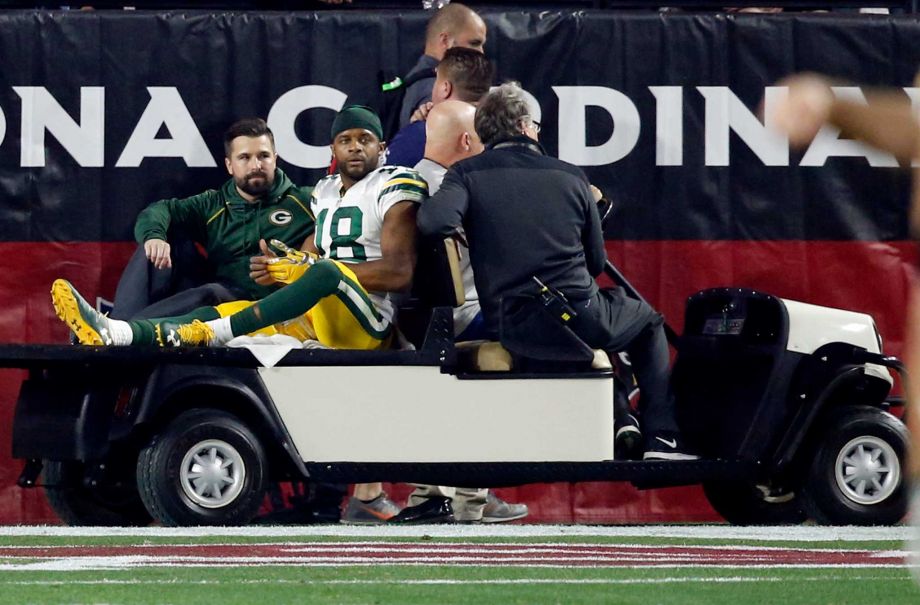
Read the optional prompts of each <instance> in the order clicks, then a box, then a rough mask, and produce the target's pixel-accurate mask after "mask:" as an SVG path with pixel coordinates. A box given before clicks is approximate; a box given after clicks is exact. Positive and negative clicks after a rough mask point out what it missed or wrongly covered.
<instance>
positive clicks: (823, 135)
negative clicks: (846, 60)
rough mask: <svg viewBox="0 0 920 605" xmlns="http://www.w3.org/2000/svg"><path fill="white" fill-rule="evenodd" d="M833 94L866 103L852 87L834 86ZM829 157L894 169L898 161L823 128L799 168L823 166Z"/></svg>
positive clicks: (836, 132)
mask: <svg viewBox="0 0 920 605" xmlns="http://www.w3.org/2000/svg"><path fill="white" fill-rule="evenodd" d="M833 91H834V94H835V95H836V96H837V98H839V99H846V100H848V101H852V102H854V103H866V96H865V95H864V94H863V93H862V91H861V90H859V89H858V88H856V87H853V86H835V87H834V88H833ZM830 157H844V158H848V157H864V158H866V160H868V161H869V165H870V166H877V167H895V166H897V165H898V160H897V159H895V157H894V156H893V155H891V154H890V153H885V152H884V151H879V150H878V149H875V148H873V147H870V146H869V145H866V144H865V143H861V142H859V141H853V140H850V139H841V138H840V129H839V128H836V127H834V126H830V125H827V126H824V127H822V128H821V130H819V131H818V134H817V136H815V140H814V141H812V142H811V145H809V147H808V151H806V152H805V155H804V156H802V162H801V164H800V166H824V164H825V163H826V162H827V158H830Z"/></svg>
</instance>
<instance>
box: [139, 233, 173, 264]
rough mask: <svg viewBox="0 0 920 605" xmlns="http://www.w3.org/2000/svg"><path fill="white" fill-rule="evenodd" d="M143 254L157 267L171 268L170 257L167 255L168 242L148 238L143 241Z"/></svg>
mask: <svg viewBox="0 0 920 605" xmlns="http://www.w3.org/2000/svg"><path fill="white" fill-rule="evenodd" d="M144 254H146V255H147V260H149V261H150V262H151V263H153V266H154V267H156V268H157V269H171V268H172V258H170V256H169V242H167V241H166V240H162V239H148V240H147V241H146V242H144Z"/></svg>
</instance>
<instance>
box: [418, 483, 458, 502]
mask: <svg viewBox="0 0 920 605" xmlns="http://www.w3.org/2000/svg"><path fill="white" fill-rule="evenodd" d="M410 485H414V486H415V491H413V492H412V493H411V494H409V500H408V501H407V502H406V504H407V505H408V506H418V505H419V504H421V503H422V502H424V501H425V500H428V499H429V498H450V499H451V500H453V499H454V493H455V489H454V488H453V487H448V486H446V485H424V484H422V483H411V484H410Z"/></svg>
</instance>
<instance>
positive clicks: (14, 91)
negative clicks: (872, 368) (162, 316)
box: [0, 11, 920, 523]
mask: <svg viewBox="0 0 920 605" xmlns="http://www.w3.org/2000/svg"><path fill="white" fill-rule="evenodd" d="M483 15H484V18H485V19H486V21H487V23H488V25H489V38H488V42H487V46H486V49H487V54H488V55H489V57H490V58H492V59H493V60H494V61H495V63H496V65H497V68H498V75H499V79H500V80H504V79H515V80H518V81H520V82H521V83H522V85H523V86H524V88H525V89H526V90H527V91H529V92H530V93H531V95H532V96H533V99H534V101H535V103H537V104H538V109H537V108H535V112H537V113H538V114H539V115H538V116H537V117H538V120H539V121H540V122H541V123H542V125H543V131H542V133H541V137H542V139H543V143H544V144H545V146H546V147H547V149H548V151H549V152H550V153H551V154H553V155H558V156H559V157H562V158H563V159H567V160H568V161H571V162H573V163H576V164H579V165H581V166H583V167H584V169H585V171H586V172H587V173H588V175H589V177H590V179H591V180H592V182H594V183H595V184H597V185H598V186H599V187H601V189H603V190H604V191H606V192H607V193H609V194H611V196H612V197H614V198H615V199H616V200H617V201H618V202H619V205H620V208H619V210H618V213H617V214H616V216H615V217H614V219H613V220H612V221H611V225H610V226H609V227H608V233H607V236H608V239H609V242H608V250H609V252H610V256H611V258H612V260H614V262H615V263H617V264H618V265H619V266H620V267H621V268H622V269H623V271H624V273H625V274H626V275H627V277H629V278H630V279H631V280H632V281H633V282H634V284H635V285H637V286H638V287H639V289H640V290H641V291H642V292H643V293H644V294H645V295H646V297H647V298H648V299H649V301H650V302H651V303H652V304H653V305H655V306H656V307H658V308H659V309H660V310H661V311H662V312H663V313H664V314H665V315H666V317H667V318H668V319H669V321H670V322H671V323H672V324H673V325H675V326H676V327H680V325H681V323H682V316H683V301H684V300H685V299H686V297H687V296H688V295H690V294H692V293H693V292H695V291H697V290H699V289H702V288H707V287H713V286H723V285H737V286H744V287H751V288H756V289H760V290H764V291H767V292H771V293H773V294H777V295H779V296H783V297H786V298H793V299H797V300H803V301H807V302H811V303H816V304H823V305H829V306H835V307H842V308H847V309H852V310H856V311H862V312H866V313H871V314H872V315H873V316H874V317H875V318H876V321H877V323H878V325H879V328H880V330H881V332H882V334H883V336H884V338H885V343H886V347H885V348H886V352H888V353H892V354H898V353H900V350H901V346H902V341H903V334H902V329H901V319H902V317H903V312H904V307H905V302H906V296H907V284H908V280H909V279H910V277H911V269H910V267H911V265H913V264H915V261H916V254H915V251H914V248H913V246H912V245H910V244H909V243H908V242H907V239H908V238H907V231H906V220H905V218H906V209H907V204H908V187H909V176H908V174H907V171H905V170H901V169H898V167H897V164H896V162H895V161H894V160H893V159H892V158H890V157H888V156H886V155H885V154H881V153H879V152H877V151H873V150H869V149H868V148H865V147H863V146H861V145H858V144H855V143H854V142H852V141H847V140H844V139H841V138H840V137H839V133H837V132H836V131H833V130H825V131H823V132H822V133H821V135H819V137H818V139H817V140H816V142H815V143H814V144H812V145H811V146H810V147H809V149H807V150H805V151H804V152H794V151H790V150H789V147H788V144H787V143H786V141H785V140H783V139H782V138H781V137H777V136H776V135H774V134H772V133H771V132H770V131H769V130H767V129H766V128H765V127H764V124H763V119H762V118H761V117H759V115H758V113H757V107H758V106H759V104H760V103H761V100H762V99H764V98H765V99H766V100H765V103H766V104H767V105H769V104H770V103H772V102H775V100H776V99H778V98H779V96H780V95H782V94H783V92H784V91H783V90H782V89H778V88H775V87H774V86H773V84H774V83H775V82H776V81H777V80H778V79H779V78H781V77H782V76H784V75H787V74H789V73H792V72H794V71H803V70H814V71H822V72H824V73H829V74H830V75H832V76H835V77H839V78H840V79H841V81H846V82H853V83H855V84H842V85H841V87H840V88H839V89H838V94H841V95H849V96H851V97H854V98H861V97H863V96H864V95H865V94H866V93H867V91H868V87H871V86H877V85H885V86H897V87H904V90H905V94H906V95H908V96H909V97H910V98H911V99H913V100H914V101H915V102H920V89H915V88H911V87H910V86H911V82H912V81H913V75H914V72H915V70H916V67H917V65H918V59H920V56H918V55H920V48H918V47H917V45H916V44H913V43H912V41H913V40H915V39H916V38H917V35H918V34H920V31H918V30H920V25H918V22H917V20H916V19H914V18H912V17H882V16H873V17H868V16H849V17H839V16H834V15H829V14H814V15H812V14H798V15H769V16H757V15H738V16H735V17H732V16H726V15H722V14H694V15H689V14H685V15H682V14H658V13H654V12H648V13H621V12H591V11H586V12H575V13H560V12H526V11H515V12H486V11H484V12H483ZM424 25H425V14H424V13H423V12H421V11H417V12H404V13H399V12H387V13H373V12H361V11H348V12H341V13H339V12H334V11H330V12H323V13H266V14H255V13H203V12H172V13H154V12H144V11H132V12H118V11H111V12H109V11H96V12H91V13H82V12H41V11H38V12H36V11H21V12H20V11H6V12H4V13H2V14H0V56H3V57H6V58H7V60H5V61H3V62H2V64H0V263H2V271H0V298H2V301H0V304H2V308H3V309H4V310H5V312H4V313H3V314H0V340H2V341H3V342H63V341H65V340H66V338H67V336H66V329H65V328H64V326H63V325H62V324H60V322H58V321H57V320H56V319H55V318H54V315H53V312H52V309H51V306H50V304H49V301H48V288H49V285H50V283H51V281H52V280H53V279H54V278H55V277H66V278H68V279H70V280H72V281H73V282H74V283H75V284H76V285H77V287H78V288H80V290H81V291H83V292H85V293H87V294H90V295H96V296H99V297H101V298H103V299H111V297H112V295H113V293H114V289H115V284H116V281H117V278H118V274H119V272H120V271H121V268H122V267H123V266H124V264H125V262H126V260H127V258H128V256H129V255H130V253H131V252H132V250H133V243H132V241H131V240H132V225H133V221H134V218H135V217H136V215H137V213H138V212H139V211H140V210H141V209H142V208H143V207H144V206H145V205H147V204H148V203H150V202H152V201H155V200H157V199H161V198H164V197H176V196H180V197H181V196H185V195H191V194H193V193H197V192H199V191H201V190H203V189H205V188H211V187H217V186H219V185H220V183H221V182H222V181H223V180H224V178H225V177H226V173H225V172H224V170H223V168H222V166H221V164H222V162H221V157H222V149H221V146H220V145H221V144H220V134H221V132H222V131H223V129H224V128H225V127H226V126H227V125H228V124H229V123H230V122H231V121H233V120H234V119H236V118H238V117H242V116H246V115H261V116H267V117H268V120H269V122H270V125H271V126H272V128H273V130H274V131H275V134H276V139H277V143H278V151H279V153H280V155H281V158H282V162H281V166H282V167H283V168H284V170H285V171H286V172H288V174H289V175H290V176H291V177H292V178H293V180H294V181H295V182H298V183H311V182H314V181H315V180H317V179H318V178H319V177H320V176H321V175H322V174H323V169H324V167H325V166H326V164H327V163H328V160H329V152H328V148H327V147H326V144H327V143H328V138H329V136H328V132H329V127H330V125H331V122H332V118H333V114H334V110H335V109H337V108H338V107H340V106H341V105H342V104H344V103H345V102H346V100H347V101H348V102H359V103H367V104H371V105H374V106H378V107H380V106H382V105H384V104H386V103H388V102H389V101H390V99H387V98H386V97H384V96H383V95H382V93H380V92H379V85H380V82H382V81H388V80H389V79H390V78H391V77H392V76H395V75H398V74H403V75H404V74H405V73H406V72H407V71H408V69H409V67H411V65H412V64H413V63H414V62H415V59H416V58H417V55H418V53H419V51H420V49H421V47H422V39H423V32H424ZM12 57H18V58H19V59H18V60H12V59H11V58H12ZM20 379H21V374H20V373H19V372H14V371H10V370H4V371H2V372H0V414H2V416H3V420H4V421H5V426H10V424H11V421H12V407H13V402H14V401H15V397H16V393H17V390H18V384H19V380H20ZM9 451H10V445H9V431H5V432H2V433H0V522H2V523H29V522H37V521H50V520H53V515H52V513H50V511H49V510H48V509H47V507H46V505H45V504H44V501H43V498H42V496H41V494H40V493H39V492H37V491H23V490H20V489H19V488H17V487H15V479H16V477H17V475H18V473H19V470H20V468H19V463H18V462H15V461H12V460H11V459H10V458H9ZM401 489H403V488H396V490H397V493H402V492H401ZM502 493H503V494H504V495H506V496H508V497H510V498H513V499H520V500H522V501H526V502H528V503H529V504H531V507H532V510H533V515H532V518H533V519H534V520H537V521H556V522H572V521H575V522H595V523H600V522H604V523H607V522H648V521H663V520H674V521H697V520H711V519H715V518H717V517H716V515H715V513H714V512H713V511H712V510H711V509H710V508H709V507H708V505H706V504H705V502H704V501H703V499H702V496H701V495H700V492H699V490H698V489H697V488H681V489H669V490H653V491H649V492H638V491H636V490H634V489H632V488H631V487H629V486H625V485H606V484H579V485H559V484H557V485H551V486H544V485H540V486H526V487H522V488H518V489H517V490H503V492H502Z"/></svg>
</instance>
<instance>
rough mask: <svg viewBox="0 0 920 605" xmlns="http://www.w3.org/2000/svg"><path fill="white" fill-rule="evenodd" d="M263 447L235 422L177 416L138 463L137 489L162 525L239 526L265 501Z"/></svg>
mask: <svg viewBox="0 0 920 605" xmlns="http://www.w3.org/2000/svg"><path fill="white" fill-rule="evenodd" d="M267 470H268V469H267V463H266V457H265V453H264V450H263V448H262V445H261V444H260V443H259V440H258V439H257V438H256V436H255V435H254V434H253V433H252V431H250V430H249V428H247V427H246V425H245V424H243V423H242V422H241V421H240V420H239V418H237V417H236V416H233V415H232V414H229V413H227V412H224V411H221V410H210V409H195V410H189V411H187V412H184V413H182V414H180V415H179V416H177V417H176V418H175V419H174V420H173V421H172V422H171V423H170V424H169V425H168V426H167V427H166V429H165V430H164V431H163V432H162V433H161V434H159V435H157V436H156V437H154V438H153V440H152V441H151V442H150V444H149V445H148V446H147V447H145V448H144V449H143V450H141V454H140V457H139V458H138V461H137V484H138V488H139V491H140V494H141V498H142V499H143V501H144V504H145V505H146V506H147V509H148V510H149V511H150V513H151V514H152V515H153V516H154V517H155V518H156V519H157V520H158V521H159V522H160V523H162V524H163V525H167V526H177V525H179V526H188V525H243V524H246V523H248V522H249V521H251V520H252V518H253V517H255V515H256V513H257V512H258V510H259V507H260V506H261V504H262V500H263V498H264V495H265V487H266V481H267V476H268V472H267Z"/></svg>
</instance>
